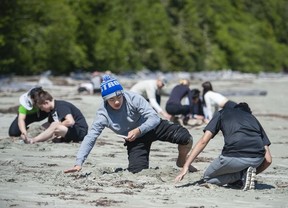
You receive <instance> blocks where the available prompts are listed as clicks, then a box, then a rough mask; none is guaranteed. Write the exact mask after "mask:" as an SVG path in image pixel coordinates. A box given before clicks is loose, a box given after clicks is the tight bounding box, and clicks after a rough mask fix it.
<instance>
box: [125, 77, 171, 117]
mask: <svg viewBox="0 0 288 208" xmlns="http://www.w3.org/2000/svg"><path fill="white" fill-rule="evenodd" d="M165 84H166V79H164V78H162V77H159V78H158V79H151V80H142V81H139V82H138V83H136V84H135V85H133V86H132V87H131V89H130V91H132V92H135V93H138V94H139V95H142V96H143V97H144V98H145V99H146V100H147V101H148V102H149V103H150V104H151V106H152V107H153V108H154V110H156V111H157V113H159V114H161V115H162V116H163V117H164V118H166V119H167V120H170V119H171V115H169V114H168V113H167V112H166V111H164V110H163V109H162V108H161V106H160V103H161V89H162V88H163V87H164V86H165Z"/></svg>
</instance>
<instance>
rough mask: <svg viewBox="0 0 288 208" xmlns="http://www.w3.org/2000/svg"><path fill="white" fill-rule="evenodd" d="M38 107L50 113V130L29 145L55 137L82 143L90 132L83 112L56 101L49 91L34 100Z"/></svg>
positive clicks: (32, 139) (39, 94)
mask: <svg viewBox="0 0 288 208" xmlns="http://www.w3.org/2000/svg"><path fill="white" fill-rule="evenodd" d="M34 100H35V103H36V105H37V106H38V107H39V108H40V109H41V110H42V111H45V112H48V113H49V117H48V122H49V124H50V125H49V126H48V128H47V129H46V130H45V131H44V132H42V133H40V134H39V135H38V136H36V137H34V138H28V139H27V143H35V142H43V141H46V140H48V139H51V138H53V137H56V138H59V139H60V141H62V142H71V141H73V142H79V141H82V140H83V138H84V137H85V135H86V134H87V132H88V125H87V122H86V119H85V117H84V116H83V114H82V113H81V111H80V110H79V109H78V108H77V107H76V106H74V105H73V104H72V103H69V102H67V101H64V100H55V99H54V98H53V97H52V96H51V95H50V94H49V93H48V92H47V91H42V92H39V93H38V95H37V96H35V98H34Z"/></svg>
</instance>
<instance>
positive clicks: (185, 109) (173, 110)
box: [166, 104, 190, 116]
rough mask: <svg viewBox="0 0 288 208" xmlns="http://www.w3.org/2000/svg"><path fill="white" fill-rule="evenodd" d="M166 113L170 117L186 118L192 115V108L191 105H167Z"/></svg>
mask: <svg viewBox="0 0 288 208" xmlns="http://www.w3.org/2000/svg"><path fill="white" fill-rule="evenodd" d="M166 111H167V113H169V114H170V115H173V116H175V115H180V114H181V115H184V116H186V115H187V114H189V113H190V106H189V105H181V104H179V105H178V104H167V105H166Z"/></svg>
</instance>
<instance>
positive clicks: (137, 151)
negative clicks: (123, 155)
mask: <svg viewBox="0 0 288 208" xmlns="http://www.w3.org/2000/svg"><path fill="white" fill-rule="evenodd" d="M191 140H192V136H191V135H190V133H189V131H188V130H187V129H186V128H184V127H183V126H181V125H179V124H175V123H173V122H170V121H167V120H161V122H160V124H159V125H158V126H157V127H156V128H155V129H153V130H151V131H149V132H147V133H146V134H145V135H144V136H142V137H139V138H137V139H136V140H135V141H133V142H126V143H125V144H126V145H127V151H128V160H129V166H128V170H129V171H130V172H133V173H137V172H140V171H141V170H143V169H147V168H149V153H150V148H151V144H152V142H154V141H163V142H170V143H174V144H181V145H186V144H188V143H189V142H190V141H191Z"/></svg>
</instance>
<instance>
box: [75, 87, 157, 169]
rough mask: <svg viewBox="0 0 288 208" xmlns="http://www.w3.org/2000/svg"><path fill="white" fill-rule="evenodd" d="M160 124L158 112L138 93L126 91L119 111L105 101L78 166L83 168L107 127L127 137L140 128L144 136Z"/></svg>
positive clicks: (87, 137) (78, 158) (77, 159)
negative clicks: (130, 132) (129, 133)
mask: <svg viewBox="0 0 288 208" xmlns="http://www.w3.org/2000/svg"><path fill="white" fill-rule="evenodd" d="M159 123H160V117H159V116H158V114H157V112H156V111H155V110H154V109H153V108H152V107H151V105H150V104H149V103H148V102H147V101H146V100H145V99H144V98H143V97H142V96H141V95H138V94H136V93H133V92H128V91H125V92H124V99H123V105H122V106H121V108H120V109H119V110H114V109H112V108H111V107H110V105H109V104H108V102H104V101H103V102H102V103H101V105H100V107H99V109H98V110H97V113H96V117H95V119H94V121H93V123H92V126H91V129H90V130H89V132H88V134H87V135H86V136H85V138H84V140H83V142H82V144H81V146H80V149H79V151H78V153H77V158H76V165H79V166H82V164H83V163H84V161H85V160H86V158H87V157H88V155H89V153H90V151H91V150H92V148H93V147H94V145H95V142H96V140H97V138H98V137H99V135H100V134H101V132H102V131H103V129H104V128H105V127H107V128H109V129H111V130H112V131H113V132H115V133H116V134H121V135H127V134H128V132H129V131H130V130H132V129H134V128H137V127H138V128H139V129H140V131H141V136H142V135H144V134H146V133H147V132H148V131H150V130H152V129H153V128H155V126H157V125H158V124H159Z"/></svg>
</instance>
